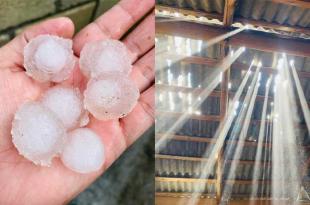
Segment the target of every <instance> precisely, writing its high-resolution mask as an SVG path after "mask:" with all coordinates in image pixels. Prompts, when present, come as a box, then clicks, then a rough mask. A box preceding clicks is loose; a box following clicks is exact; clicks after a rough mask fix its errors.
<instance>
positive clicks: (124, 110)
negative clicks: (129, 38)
mask: <svg viewBox="0 0 310 205" xmlns="http://www.w3.org/2000/svg"><path fill="white" fill-rule="evenodd" d="M79 65H80V69H81V71H82V73H83V74H84V75H85V76H86V77H87V79H89V80H88V83H87V87H86V89H85V91H84V94H83V95H82V94H81V93H80V90H79V89H78V88H74V87H70V86H63V85H61V84H59V85H56V86H54V87H52V88H51V89H49V90H47V91H46V92H45V93H44V94H43V95H42V96H40V99H38V101H31V102H26V103H25V104H23V105H22V106H21V107H20V108H19V109H18V111H17V112H16V114H15V116H14V120H13V124H12V140H13V143H14V145H15V147H16V148H17V150H18V152H19V153H20V154H21V155H23V156H24V157H25V158H27V159H28V160H30V161H32V162H33V163H35V164H37V165H41V166H50V165H51V163H52V160H53V158H54V157H57V156H60V158H61V161H62V162H63V164H64V165H65V166H66V167H68V168H69V169H71V170H73V171H75V172H79V173H89V172H93V171H97V170H99V169H100V168H101V167H102V166H103V164H104V161H105V153H104V145H103V143H102V140H101V139H100V137H99V136H98V135H97V134H96V133H95V132H94V131H92V130H91V129H89V128H85V127H84V126H86V125H87V124H88V122H89V118H88V113H91V114H92V115H93V116H94V117H95V118H96V119H98V120H110V119H118V118H121V117H124V116H126V115H127V114H128V113H130V112H131V111H132V109H133V108H134V106H135V105H136V103H137V100H138V98H139V91H138V89H137V87H136V85H135V84H134V82H132V81H131V80H130V78H129V73H130V71H131V68H132V65H131V60H130V57H129V54H128V51H127V48H126V47H125V45H124V44H123V43H121V42H120V41H117V40H104V41H97V42H92V43H88V44H86V45H85V46H84V47H83V49H82V51H81V55H80V60H79ZM24 66H25V69H26V74H27V75H29V76H30V77H32V78H33V79H35V80H36V81H39V82H54V83H61V82H62V81H64V80H67V79H68V78H69V77H70V76H72V72H73V69H74V67H75V57H74V55H73V51H72V40H69V39H64V38H60V37H57V36H51V35H40V36H38V37H36V38H34V39H33V40H31V41H30V42H29V43H28V44H27V45H26V47H25V49H24ZM63 84H64V83H63Z"/></svg>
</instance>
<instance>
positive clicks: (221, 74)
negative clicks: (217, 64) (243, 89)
mask: <svg viewBox="0 0 310 205" xmlns="http://www.w3.org/2000/svg"><path fill="white" fill-rule="evenodd" d="M219 78H220V79H219V82H220V83H221V82H222V81H223V72H221V73H220V76H219Z"/></svg>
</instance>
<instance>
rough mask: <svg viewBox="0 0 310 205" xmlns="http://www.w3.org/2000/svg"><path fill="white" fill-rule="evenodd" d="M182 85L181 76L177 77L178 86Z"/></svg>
mask: <svg viewBox="0 0 310 205" xmlns="http://www.w3.org/2000/svg"><path fill="white" fill-rule="evenodd" d="M182 85H183V76H182V75H179V77H178V86H182Z"/></svg>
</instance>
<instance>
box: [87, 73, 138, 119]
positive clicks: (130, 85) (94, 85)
mask: <svg viewBox="0 0 310 205" xmlns="http://www.w3.org/2000/svg"><path fill="white" fill-rule="evenodd" d="M138 98H139V90H138V88H137V87H136V85H135V84H134V82H132V81H131V80H130V79H129V77H128V76H125V75H119V74H110V75H104V76H100V77H99V78H93V79H91V80H90V81H89V82H88V84H87V88H86V90H85V92H84V106H85V108H86V109H87V110H88V111H89V112H90V113H91V114H93V116H94V117H95V118H97V119H99V120H109V119H117V118H121V117H124V116H126V115H127V114H128V113H130V112H131V111H132V109H133V108H134V106H135V105H136V103H137V100H138Z"/></svg>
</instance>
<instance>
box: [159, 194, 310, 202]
mask: <svg viewBox="0 0 310 205" xmlns="http://www.w3.org/2000/svg"><path fill="white" fill-rule="evenodd" d="M176 194H177V193H171V195H168V194H162V193H158V192H157V193H156V195H155V205H188V204H190V199H191V195H188V194H183V193H180V194H179V195H180V196H179V197H178V196H176ZM207 197H210V196H208V195H206V196H205V195H203V198H200V199H199V200H198V202H197V204H196V205H216V204H217V202H216V199H214V198H212V197H210V198H207ZM248 197H249V196H240V197H238V198H239V199H230V200H229V201H228V203H227V204H225V205H249V204H251V205H273V204H281V205H291V204H292V201H290V200H287V199H277V200H271V199H270V198H267V199H266V198H261V199H245V198H248ZM298 204H300V205H310V203H309V202H305V201H304V202H303V201H301V202H298Z"/></svg>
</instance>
